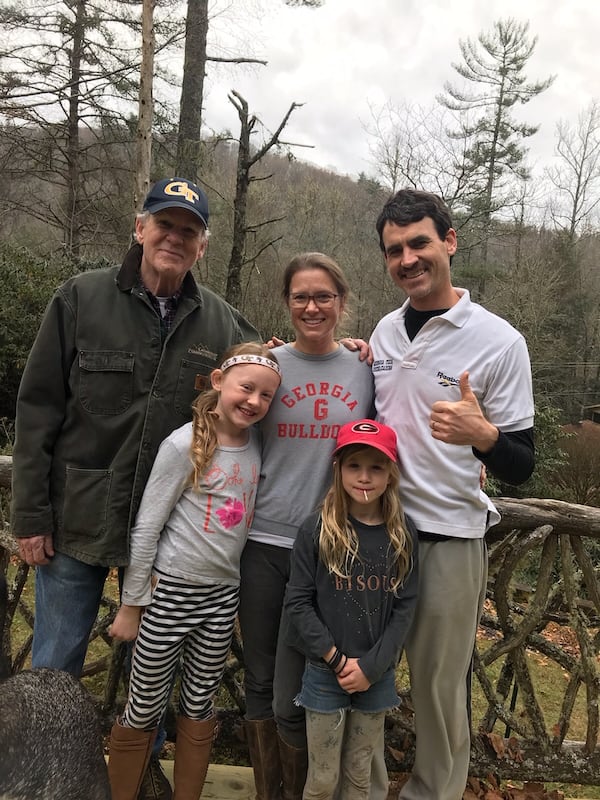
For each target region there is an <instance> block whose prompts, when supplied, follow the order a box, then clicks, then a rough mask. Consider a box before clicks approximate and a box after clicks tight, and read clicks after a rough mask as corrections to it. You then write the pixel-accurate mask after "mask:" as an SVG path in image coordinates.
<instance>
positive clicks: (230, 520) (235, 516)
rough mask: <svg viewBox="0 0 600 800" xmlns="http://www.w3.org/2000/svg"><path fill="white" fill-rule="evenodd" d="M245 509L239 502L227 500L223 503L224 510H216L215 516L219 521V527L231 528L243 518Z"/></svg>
mask: <svg viewBox="0 0 600 800" xmlns="http://www.w3.org/2000/svg"><path fill="white" fill-rule="evenodd" d="M245 511H246V509H245V508H244V504H243V503H242V502H241V500H232V499H231V498H229V500H227V502H226V503H225V507H224V508H219V509H217V516H218V517H219V519H220V520H221V525H222V526H223V527H224V528H233V527H234V525H237V524H238V523H239V522H241V521H242V519H243V518H244V513H245Z"/></svg>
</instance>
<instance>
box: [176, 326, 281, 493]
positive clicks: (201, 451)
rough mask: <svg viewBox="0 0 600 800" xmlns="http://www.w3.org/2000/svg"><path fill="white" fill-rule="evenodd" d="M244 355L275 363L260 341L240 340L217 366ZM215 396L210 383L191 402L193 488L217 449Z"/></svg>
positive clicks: (273, 357)
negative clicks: (260, 357) (208, 386)
mask: <svg viewBox="0 0 600 800" xmlns="http://www.w3.org/2000/svg"><path fill="white" fill-rule="evenodd" d="M243 355H252V356H262V357H263V358H267V359H268V360H269V361H272V362H273V363H274V364H277V363H278V361H277V359H276V358H275V356H274V355H273V353H272V351H271V350H269V348H268V347H267V345H266V344H262V343H261V342H242V343H241V344H236V345H234V346H233V347H230V348H229V350H226V351H225V353H224V354H223V356H222V358H221V360H220V361H219V367H217V369H219V368H220V365H221V364H223V363H224V362H225V361H227V359H228V358H232V357H233V356H243ZM235 366H236V365H233V367H229V369H233V368H234V367H235ZM211 374H212V373H211ZM218 400H219V392H218V391H217V390H216V389H213V388H212V387H211V388H210V389H207V390H206V391H204V392H202V393H201V394H199V395H198V397H197V398H196V399H195V400H194V402H193V403H192V444H191V447H190V458H191V460H192V472H191V474H190V483H191V485H192V487H193V488H194V489H197V488H198V483H199V481H200V479H201V477H202V475H203V474H204V472H205V470H206V468H207V467H208V465H209V464H210V462H211V461H212V459H213V456H214V454H215V450H216V449H217V429H216V425H215V422H216V420H217V414H216V413H215V408H216V407H217V402H218Z"/></svg>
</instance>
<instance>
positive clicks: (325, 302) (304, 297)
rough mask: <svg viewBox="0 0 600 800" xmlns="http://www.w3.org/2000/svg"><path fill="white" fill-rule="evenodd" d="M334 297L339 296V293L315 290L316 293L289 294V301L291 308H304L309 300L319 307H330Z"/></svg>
mask: <svg viewBox="0 0 600 800" xmlns="http://www.w3.org/2000/svg"><path fill="white" fill-rule="evenodd" d="M336 297H339V294H334V293H333V292H317V294H304V293H303V292H298V293H297V294H291V295H290V297H289V302H290V307H291V308H306V306H307V305H308V304H309V303H310V301H311V300H312V301H313V303H314V304H315V305H317V306H319V308H331V307H332V306H333V304H334V302H335V298H336Z"/></svg>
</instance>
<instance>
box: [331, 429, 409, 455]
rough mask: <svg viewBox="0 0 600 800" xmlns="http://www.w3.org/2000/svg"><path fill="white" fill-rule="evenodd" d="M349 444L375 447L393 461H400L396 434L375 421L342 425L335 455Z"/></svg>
mask: <svg viewBox="0 0 600 800" xmlns="http://www.w3.org/2000/svg"><path fill="white" fill-rule="evenodd" d="M349 444H364V445H366V446H368V447H374V448H375V449H377V450H380V451H381V452H382V453H385V455H386V456H387V457H388V458H389V459H391V460H392V461H397V460H398V450H397V445H396V432H395V431H394V430H393V429H392V428H390V427H388V426H387V425H382V423H381V422H375V420H374V419H359V420H356V421H355V422H347V423H346V424H345V425H342V427H341V428H340V430H339V433H338V436H337V442H336V446H335V450H334V451H333V455H336V453H339V451H340V450H341V449H342V447H346V446H347V445H349Z"/></svg>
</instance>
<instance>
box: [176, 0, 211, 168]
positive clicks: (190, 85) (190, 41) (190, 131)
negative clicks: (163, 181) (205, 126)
mask: <svg viewBox="0 0 600 800" xmlns="http://www.w3.org/2000/svg"><path fill="white" fill-rule="evenodd" d="M207 35H208V0H188V8H187V18H186V24H185V55H184V63H183V83H182V85H181V103H180V107H179V133H178V136H177V163H176V173H177V175H178V176H180V177H182V178H187V179H188V180H193V181H197V180H198V175H199V172H200V165H201V161H202V152H201V140H200V130H201V128H202V94H203V91H204V73H205V71H206V38H207Z"/></svg>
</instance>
